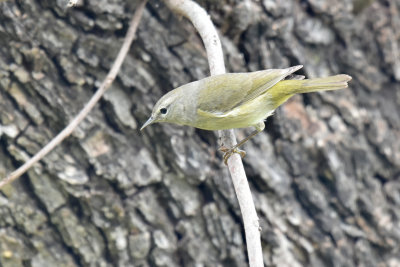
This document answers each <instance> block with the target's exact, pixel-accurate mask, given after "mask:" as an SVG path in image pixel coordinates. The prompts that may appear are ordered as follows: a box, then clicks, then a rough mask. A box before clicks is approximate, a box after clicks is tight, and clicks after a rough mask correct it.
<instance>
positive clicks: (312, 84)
mask: <svg viewBox="0 0 400 267" xmlns="http://www.w3.org/2000/svg"><path fill="white" fill-rule="evenodd" d="M350 80H351V77H350V76H349V75H346V74H339V75H335V76H329V77H325V78H315V79H306V80H283V81H280V82H279V83H277V84H276V85H274V86H273V87H271V88H270V89H269V90H268V91H267V92H268V96H269V97H270V99H271V102H272V103H273V105H274V108H277V107H278V106H280V105H281V104H283V103H284V102H285V101H286V100H288V99H289V98H290V97H291V96H293V95H295V94H302V93H310V92H316V91H328V90H338V89H344V88H347V82H349V81H350Z"/></svg>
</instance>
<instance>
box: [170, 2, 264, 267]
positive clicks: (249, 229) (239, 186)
mask: <svg viewBox="0 0 400 267" xmlns="http://www.w3.org/2000/svg"><path fill="white" fill-rule="evenodd" d="M164 2H165V3H166V4H167V6H168V7H169V8H170V9H171V10H173V11H174V12H176V13H178V14H180V15H183V16H185V17H186V18H188V19H189V20H190V21H191V22H192V23H193V25H194V27H195V28H196V30H197V31H198V32H199V34H200V36H201V38H202V39H203V43H204V46H205V48H206V51H207V57H208V63H209V65H210V72H211V75H217V74H222V73H225V65H224V57H223V53H222V48H221V42H220V39H219V37H218V33H217V31H216V29H215V27H214V25H213V23H212V21H211V19H210V17H209V16H208V14H207V12H206V11H205V10H204V9H203V8H202V7H200V6H199V5H198V4H196V3H195V2H193V1H191V0H164ZM219 134H220V138H221V142H222V144H224V145H226V146H228V147H232V146H233V145H234V144H235V143H236V138H235V135H234V133H233V130H227V131H219ZM228 168H229V172H230V174H231V177H232V181H233V185H234V187H235V191H236V196H237V198H238V201H239V206H240V210H241V212H242V217H243V224H244V229H245V234H246V243H247V253H248V255H249V264H250V266H251V267H263V266H264V264H263V257H262V248H261V238H260V226H259V221H258V217H257V213H256V208H255V206H254V202H253V198H252V196H251V191H250V187H249V183H248V181H247V177H246V173H245V171H244V167H243V163H242V160H241V158H240V156H239V155H238V154H236V153H235V154H233V155H232V156H231V157H230V158H229V159H228Z"/></svg>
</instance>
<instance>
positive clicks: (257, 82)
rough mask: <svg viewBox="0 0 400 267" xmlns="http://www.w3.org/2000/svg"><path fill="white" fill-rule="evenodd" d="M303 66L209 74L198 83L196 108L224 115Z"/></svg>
mask: <svg viewBox="0 0 400 267" xmlns="http://www.w3.org/2000/svg"><path fill="white" fill-rule="evenodd" d="M302 67H303V66H302V65H299V66H294V67H291V68H287V69H270V70H262V71H256V72H250V73H227V74H222V75H217V76H212V77H208V78H206V79H203V80H201V81H199V82H201V83H203V84H201V85H200V86H201V88H202V89H201V90H200V91H199V95H198V97H199V98H198V99H201V101H199V102H198V103H197V104H198V106H197V107H198V109H199V110H200V111H203V112H208V113H212V114H215V115H221V116H222V115H223V114H225V113H226V112H228V111H231V110H232V109H234V108H236V107H239V106H241V105H242V104H244V103H246V102H248V101H251V100H253V99H254V98H256V97H258V96H260V95H261V94H263V93H265V92H266V91H267V90H268V89H269V88H271V87H272V86H274V85H275V84H276V83H278V82H279V81H280V80H282V79H284V78H285V77H286V76H288V75H290V74H292V73H293V72H295V71H297V70H298V69H300V68H302Z"/></svg>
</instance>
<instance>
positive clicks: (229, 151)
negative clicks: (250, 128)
mask: <svg viewBox="0 0 400 267" xmlns="http://www.w3.org/2000/svg"><path fill="white" fill-rule="evenodd" d="M219 150H220V151H222V152H224V163H225V165H228V159H229V158H230V157H231V156H232V154H233V153H238V154H239V155H240V156H241V157H242V158H244V156H246V152H245V151H244V150H241V149H239V148H227V147H225V146H222V147H220V148H219Z"/></svg>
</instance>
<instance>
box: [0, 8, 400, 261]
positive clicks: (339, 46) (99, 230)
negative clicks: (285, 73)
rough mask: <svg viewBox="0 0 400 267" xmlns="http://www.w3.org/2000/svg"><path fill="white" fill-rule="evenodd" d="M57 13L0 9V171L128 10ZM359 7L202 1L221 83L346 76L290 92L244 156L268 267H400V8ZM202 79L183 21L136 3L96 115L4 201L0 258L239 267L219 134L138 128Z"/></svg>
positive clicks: (82, 87)
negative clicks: (122, 52) (124, 51)
mask: <svg viewBox="0 0 400 267" xmlns="http://www.w3.org/2000/svg"><path fill="white" fill-rule="evenodd" d="M66 2H67V1H39V0H38V1H33V0H27V1H0V177H4V176H5V174H6V173H9V172H11V171H12V170H13V169H15V168H16V167H17V166H19V165H20V164H21V163H22V162H23V161H24V160H25V159H26V157H27V155H32V154H34V153H35V152H36V151H37V150H39V148H40V147H42V146H43V145H44V144H46V143H47V142H48V141H49V140H50V139H51V137H53V136H54V135H56V134H57V132H59V131H60V130H61V129H62V128H63V127H64V126H65V125H66V124H67V123H68V121H69V120H71V119H72V118H73V116H74V115H75V114H77V113H78V111H79V110H80V109H81V108H82V106H83V105H84V103H85V102H86V101H87V100H88V99H89V98H90V96H91V95H92V94H93V92H94V90H95V87H96V86H97V85H98V83H99V82H101V81H102V80H103V78H104V76H105V73H106V72H107V70H108V69H109V68H110V65H111V63H112V61H113V60H114V58H115V56H116V54H117V51H118V49H119V47H120V45H121V42H122V39H123V36H124V34H125V31H126V27H127V24H128V22H129V19H130V17H131V16H132V13H133V10H134V9H135V6H136V5H137V2H138V1H122V0H114V1H105V0H104V1H92V0H88V1H86V3H85V6H80V7H77V8H74V9H66V8H65V4H66ZM356 2H357V10H356V12H353V8H352V7H353V2H352V1H350V0H341V1H331V0H319V1H316V0H308V1H295V0H291V1H271V0H265V1H257V2H256V1H233V0H232V1H199V3H200V4H201V5H203V6H205V7H206V9H207V10H208V11H209V12H210V15H211V18H212V19H213V21H214V22H215V24H216V25H217V26H218V27H219V30H220V34H221V38H222V43H223V47H224V52H225V57H226V64H227V68H228V69H229V70H230V71H232V72H237V71H254V70H259V69H265V68H278V67H287V66H290V65H296V64H303V65H304V66H305V67H304V69H303V70H302V71H301V74H304V75H306V76H308V77H316V76H325V75H330V74H336V73H347V74H350V75H351V76H353V80H352V82H351V86H350V88H349V89H347V90H342V91H339V92H327V93H323V94H322V93H321V94H319V93H318V94H309V95H303V96H296V97H294V98H293V99H292V100H290V101H289V102H288V103H286V104H285V105H284V106H282V107H281V108H279V109H278V110H277V111H276V114H275V115H274V116H273V117H272V118H269V119H268V121H267V125H266V130H265V131H264V132H263V133H261V134H259V135H258V136H257V137H256V138H254V140H253V141H252V142H250V143H248V144H247V146H245V150H246V152H247V156H246V158H245V159H244V163H245V168H246V171H247V173H248V176H249V179H250V183H251V186H252V191H253V195H254V198H255V202H256V207H257V209H258V213H259V217H260V219H261V221H260V224H261V227H262V241H263V253H264V261H265V264H266V265H267V266H274V265H275V266H399V265H400V257H399V247H400V226H399V225H400V222H399V218H400V208H399V207H400V116H399V110H400V86H399V81H400V54H399V53H400V52H399V47H400V16H399V14H400V4H399V3H398V1H383V0H377V1H373V2H372V3H369V2H370V1H366V2H368V5H364V6H363V5H361V7H360V4H359V3H360V2H361V1H356ZM207 75H209V73H208V66H207V61H206V57H205V53H204V48H203V46H202V43H201V40H200V39H199V38H198V36H197V35H196V33H195V31H194V29H193V27H192V26H191V25H190V23H189V22H187V21H186V20H184V19H182V20H179V19H177V18H176V17H175V16H174V15H173V14H171V12H170V11H169V10H168V9H167V8H166V7H165V6H164V5H163V4H162V3H161V2H159V1H153V0H150V2H149V4H148V6H147V9H146V12H145V14H144V17H143V21H142V23H141V25H140V27H139V32H138V39H137V41H136V42H135V43H134V45H133V47H132V49H131V52H130V54H129V56H128V58H127V60H126V62H125V64H124V66H123V70H122V72H121V73H120V74H119V76H118V78H117V80H116V82H115V83H114V84H113V86H112V87H113V88H111V89H110V90H109V91H108V92H107V93H106V95H105V97H104V99H103V100H102V101H101V103H100V105H98V106H97V107H96V108H95V110H94V111H93V112H92V113H91V114H90V115H89V117H88V118H87V119H86V120H85V121H84V122H83V123H82V124H81V125H80V127H79V129H78V130H77V131H76V132H75V133H74V135H73V136H72V137H70V138H69V139H68V140H66V141H65V142H64V143H63V144H62V145H61V146H60V147H58V148H57V149H56V150H55V151H54V152H52V153H51V154H49V155H48V156H47V157H46V158H45V159H44V160H43V161H42V162H41V163H40V164H37V165H36V166H35V168H33V169H31V170H30V171H29V172H28V173H27V175H25V176H24V177H22V178H20V179H19V180H18V181H16V182H14V183H13V184H12V185H11V186H8V187H6V188H4V189H3V190H2V191H1V194H0V265H1V266H26V265H28V266H55V265H58V266H218V265H220V266H246V265H247V259H246V250H245V247H244V246H245V244H244V235H243V230H242V229H243V227H242V225H241V219H240V214H239V212H240V211H239V207H238V204H237V201H236V197H235V195H234V191H233V188H232V184H231V181H230V179H229V175H228V173H227V170H226V167H225V166H224V165H223V163H222V161H221V155H220V154H218V153H217V152H216V150H217V140H216V134H215V133H213V132H207V131H201V130H196V129H193V128H188V127H179V126H175V125H168V124H159V125H152V126H151V127H148V129H146V131H145V132H144V133H140V132H139V130H138V126H139V125H140V124H141V123H143V122H144V121H145V119H146V118H147V116H148V115H149V112H150V108H151V107H152V105H153V104H154V103H155V101H156V100H157V99H158V98H159V97H160V96H161V95H162V94H163V93H165V92H167V91H168V90H170V89H171V88H173V87H176V86H178V85H180V84H183V83H186V82H189V81H192V80H196V79H199V78H202V77H205V76H207ZM237 133H238V135H239V137H240V136H244V134H245V133H248V130H238V131H237Z"/></svg>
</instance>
